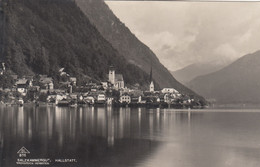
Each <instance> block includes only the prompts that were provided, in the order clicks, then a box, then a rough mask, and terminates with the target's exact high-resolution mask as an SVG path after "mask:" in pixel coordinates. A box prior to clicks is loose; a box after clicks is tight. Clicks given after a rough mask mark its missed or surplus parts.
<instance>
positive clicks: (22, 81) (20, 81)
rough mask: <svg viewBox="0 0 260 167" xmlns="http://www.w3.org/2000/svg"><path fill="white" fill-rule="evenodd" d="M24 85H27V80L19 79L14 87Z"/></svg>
mask: <svg viewBox="0 0 260 167" xmlns="http://www.w3.org/2000/svg"><path fill="white" fill-rule="evenodd" d="M25 84H27V79H19V80H18V81H17V82H16V85H25Z"/></svg>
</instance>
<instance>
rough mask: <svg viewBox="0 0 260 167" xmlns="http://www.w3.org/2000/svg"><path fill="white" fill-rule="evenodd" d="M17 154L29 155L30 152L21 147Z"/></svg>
mask: <svg viewBox="0 0 260 167" xmlns="http://www.w3.org/2000/svg"><path fill="white" fill-rule="evenodd" d="M17 154H30V151H28V150H27V149H26V148H25V147H22V148H21V149H20V150H19V151H18V152H17Z"/></svg>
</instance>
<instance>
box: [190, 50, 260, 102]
mask: <svg viewBox="0 0 260 167" xmlns="http://www.w3.org/2000/svg"><path fill="white" fill-rule="evenodd" d="M259 74H260V51H257V52H255V53H253V54H249V55H246V56H243V57H242V58H240V59H238V60H237V61H235V62H234V63H232V64H230V65H229V66H227V67H225V68H223V69H221V70H219V71H217V72H214V73H211V74H208V75H205V76H200V77H197V78H195V79H194V80H192V81H191V82H190V83H189V86H190V88H192V89H194V90H195V91H196V92H197V93H199V94H201V95H203V96H205V97H206V98H212V99H216V100H217V102H219V103H259V102H260V77H259Z"/></svg>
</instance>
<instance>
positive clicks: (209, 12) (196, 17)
mask: <svg viewBox="0 0 260 167" xmlns="http://www.w3.org/2000/svg"><path fill="white" fill-rule="evenodd" d="M106 3H107V4H108V6H109V7H110V9H111V10H112V11H113V12H114V14H115V15H116V16H117V17H118V18H119V19H120V20H121V21H122V22H123V23H125V25H126V26H127V27H128V28H129V29H130V30H131V31H132V33H133V34H135V35H136V36H137V38H139V39H140V40H141V41H142V42H143V43H145V44H146V45H147V46H148V47H149V48H150V49H152V51H153V52H154V53H155V54H156V55H157V57H158V58H159V60H160V62H161V63H162V64H164V65H165V66H166V67H167V68H168V69H169V70H171V71H175V70H178V69H181V68H183V67H185V66H187V65H190V64H193V63H204V62H206V63H207V62H215V63H219V64H226V63H230V62H232V61H234V60H236V59H238V58H239V57H241V56H243V55H246V54H249V53H253V52H255V51H257V50H260V45H259V44H260V2H182V1H177V2H176V1H175V2H173V1H106Z"/></svg>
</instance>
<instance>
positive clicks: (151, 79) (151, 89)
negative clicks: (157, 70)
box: [150, 66, 154, 92]
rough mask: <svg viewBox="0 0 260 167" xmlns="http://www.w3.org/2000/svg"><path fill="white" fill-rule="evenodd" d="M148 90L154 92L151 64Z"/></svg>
mask: <svg viewBox="0 0 260 167" xmlns="http://www.w3.org/2000/svg"><path fill="white" fill-rule="evenodd" d="M150 92H154V83H153V68H152V66H151V71H150Z"/></svg>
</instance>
